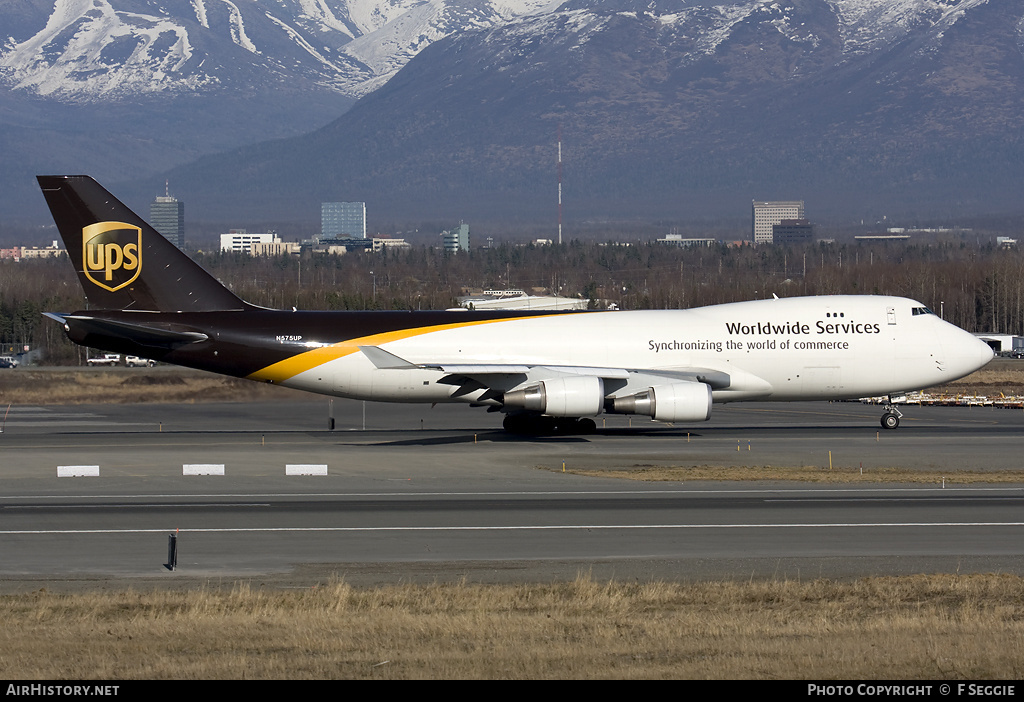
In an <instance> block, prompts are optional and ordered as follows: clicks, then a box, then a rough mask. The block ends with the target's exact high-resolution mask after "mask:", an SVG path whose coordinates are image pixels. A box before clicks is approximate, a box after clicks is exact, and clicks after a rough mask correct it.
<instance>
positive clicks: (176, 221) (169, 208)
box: [149, 189, 185, 249]
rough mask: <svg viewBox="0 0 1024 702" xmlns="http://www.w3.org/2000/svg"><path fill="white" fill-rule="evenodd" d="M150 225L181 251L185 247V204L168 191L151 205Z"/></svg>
mask: <svg viewBox="0 0 1024 702" xmlns="http://www.w3.org/2000/svg"><path fill="white" fill-rule="evenodd" d="M149 223H150V225H152V227H153V229H156V230H157V231H158V232H160V233H161V234H163V236H164V238H165V239H167V241H169V242H171V243H172V244H174V245H175V246H177V247H178V248H179V249H180V248H182V247H183V246H185V203H184V202H181V201H180V200H178V198H176V197H171V195H170V193H169V191H167V190H166V189H165V190H164V194H163V195H158V196H157V198H156V199H155V200H153V202H151V203H150V204H149Z"/></svg>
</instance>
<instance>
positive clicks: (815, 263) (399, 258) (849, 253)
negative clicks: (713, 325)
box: [0, 240, 1024, 364]
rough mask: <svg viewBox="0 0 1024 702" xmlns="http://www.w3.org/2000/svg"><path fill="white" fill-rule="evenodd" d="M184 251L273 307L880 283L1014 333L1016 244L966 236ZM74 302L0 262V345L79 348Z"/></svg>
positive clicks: (1021, 314)
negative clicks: (474, 293)
mask: <svg viewBox="0 0 1024 702" xmlns="http://www.w3.org/2000/svg"><path fill="white" fill-rule="evenodd" d="M196 259H197V260H198V261H199V263H200V264H201V265H203V266H204V267H205V268H206V269H207V270H209V271H210V272H211V273H212V274H213V275H214V276H216V277H217V278H218V279H220V280H221V281H223V282H224V283H225V284H226V285H228V286H229V287H230V288H231V289H232V290H234V291H235V293H236V294H238V295H239V296H240V297H242V298H243V299H245V300H247V301H249V302H252V303H254V304H257V305H262V306H265V307H276V308H291V307H296V308H298V309H307V310H315V309H324V310H355V309H393V310H411V309H445V308H448V307H452V306H455V305H456V304H457V298H458V297H459V296H460V295H463V294H465V293H466V292H468V291H469V290H472V289H489V288H516V289H523V290H526V291H528V292H536V293H541V294H556V293H557V294H560V295H563V296H570V297H576V296H579V297H582V298H585V299H590V300H592V302H591V306H593V307H606V306H610V305H612V304H614V305H615V306H617V307H618V308H619V309H623V310H631V309H680V308H688V307H699V306H703V305H711V304H717V303H723V302H734V301H739V300H750V299H755V298H761V297H770V296H771V295H772V294H775V295H778V296H779V297H794V296H798V295H832V294H883V295H900V296H906V297H910V298H914V299H916V300H919V301H921V302H923V303H924V304H925V305H927V306H928V307H931V308H932V309H933V310H934V311H935V312H936V313H937V314H942V316H943V317H944V318H945V319H946V320H948V321H950V322H952V323H953V324H956V325H958V326H960V327H963V328H964V329H966V330H968V331H985V332H1001V333H1012V334H1020V333H1021V332H1022V331H1024V253H1022V252H1020V251H1018V250H1017V249H1000V248H996V247H995V246H991V245H986V246H978V245H977V244H975V243H967V242H965V241H955V240H952V241H946V242H941V243H936V242H929V243H926V244H922V243H913V242H878V243H870V244H868V243H849V244H841V243H836V244H812V245H807V246H804V247H784V246H778V245H776V246H771V245H768V246H763V245H762V246H758V247H756V248H755V247H751V246H742V247H726V246H715V247H709V248H706V247H700V248H676V247H671V246H665V245H663V244H657V243H635V244H632V245H628V246H627V245H612V244H608V245H603V244H595V243H582V242H577V241H574V242H570V243H568V244H564V245H548V246H533V245H530V246H515V245H500V246H495V247H494V248H489V249H485V248H480V249H473V250H471V251H469V252H464V253H459V254H449V253H446V252H444V251H443V250H441V249H439V248H433V247H415V248H411V249H405V250H398V251H386V250H385V251H381V252H379V253H370V252H365V253H350V254H347V255H344V256H330V255H317V254H312V255H309V254H307V255H304V256H302V257H277V258H251V257H249V256H246V255H241V254H198V255H196ZM86 307H87V304H86V301H85V298H84V296H83V294H82V290H81V287H80V286H79V284H78V281H77V280H76V278H75V274H74V271H73V270H72V266H71V265H70V264H69V263H68V261H67V259H66V258H62V259H53V260H26V261H21V262H15V261H13V260H8V259H5V260H0V344H2V348H3V350H4V352H5V353H9V352H10V351H11V350H14V351H18V350H21V349H22V348H23V347H24V346H30V347H32V348H40V349H41V350H42V351H43V354H44V358H45V359H46V360H45V362H46V363H56V364H76V363H81V362H83V361H84V355H83V353H81V352H80V351H78V350H76V348H75V347H74V346H73V345H72V344H71V343H70V342H68V341H67V340H66V339H65V338H64V334H63V331H62V330H61V329H60V327H59V325H57V324H55V323H54V322H52V321H50V320H48V319H46V318H44V317H43V316H42V313H43V312H46V311H58V312H71V311H75V310H80V309H85V308H86Z"/></svg>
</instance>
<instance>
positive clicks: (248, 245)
mask: <svg viewBox="0 0 1024 702" xmlns="http://www.w3.org/2000/svg"><path fill="white" fill-rule="evenodd" d="M280 241H281V239H280V237H278V236H277V232H264V233H261V234H250V233H249V232H247V231H245V230H244V229H232V230H230V231H229V232H228V233H227V234H221V235H220V250H221V251H232V252H235V253H251V251H252V245H253V244H275V243H279V242H280Z"/></svg>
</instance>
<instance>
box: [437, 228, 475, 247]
mask: <svg viewBox="0 0 1024 702" xmlns="http://www.w3.org/2000/svg"><path fill="white" fill-rule="evenodd" d="M441 242H442V246H444V250H445V251H448V252H449V253H458V252H459V251H469V225H468V224H466V223H462V224H460V225H459V226H458V227H456V228H455V229H449V230H448V231H446V232H441Z"/></svg>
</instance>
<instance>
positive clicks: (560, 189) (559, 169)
mask: <svg viewBox="0 0 1024 702" xmlns="http://www.w3.org/2000/svg"><path fill="white" fill-rule="evenodd" d="M558 243H559V244H561V243H562V125H561V124H559V125H558Z"/></svg>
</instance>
